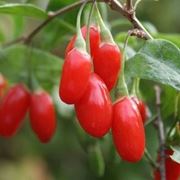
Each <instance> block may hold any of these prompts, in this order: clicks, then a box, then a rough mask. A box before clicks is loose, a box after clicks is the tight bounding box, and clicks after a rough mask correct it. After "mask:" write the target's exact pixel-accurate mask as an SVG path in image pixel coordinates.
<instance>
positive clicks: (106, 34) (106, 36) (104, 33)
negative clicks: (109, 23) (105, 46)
mask: <svg viewBox="0 0 180 180" xmlns="http://www.w3.org/2000/svg"><path fill="white" fill-rule="evenodd" d="M95 12H96V18H97V21H98V24H99V26H100V29H101V39H102V41H103V42H108V43H113V44H115V42H114V40H113V37H112V34H111V32H110V31H109V29H108V28H107V27H106V25H105V23H104V22H103V20H102V17H101V14H100V12H99V9H98V6H97V3H96V4H95Z"/></svg>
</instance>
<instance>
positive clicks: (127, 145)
mask: <svg viewBox="0 0 180 180" xmlns="http://www.w3.org/2000/svg"><path fill="white" fill-rule="evenodd" d="M112 135H113V140H114V144H115V146H116V149H117V151H118V153H119V155H120V156H121V158H122V159H123V160H126V161H130V162H137V161H139V160H140V159H141V158H142V156H143V154H144V148H145V133H144V127H143V123H142V119H141V115H140V113H139V110H138V109H137V106H136V105H135V103H134V102H133V101H132V100H131V99H130V98H129V97H123V98H121V99H119V100H118V101H116V102H115V104H114V105H113V120H112Z"/></svg>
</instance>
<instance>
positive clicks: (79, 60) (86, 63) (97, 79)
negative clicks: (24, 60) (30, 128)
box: [59, 25, 146, 162]
mask: <svg viewBox="0 0 180 180" xmlns="http://www.w3.org/2000/svg"><path fill="white" fill-rule="evenodd" d="M81 32H82V35H83V37H84V39H86V33H87V28H86V26H84V27H83V28H82V29H81ZM76 38H77V36H74V37H73V38H72V40H71V41H70V43H69V44H68V46H67V48H66V52H65V61H64V66H63V71H62V77H61V82H60V89H59V95H60V98H61V99H62V101H64V102H65V103H67V104H74V105H75V111H76V115H77V118H78V120H79V123H80V125H81V126H82V128H83V129H84V130H85V131H86V132H87V133H88V134H90V135H92V136H94V137H98V138H101V137H103V136H104V135H105V134H107V133H108V132H109V130H110V129H112V136H113V140H114V144H115V146H116V149H117V151H118V153H119V155H120V156H121V158H122V159H124V160H127V161H130V162H136V161H139V160H140V159H141V157H142V156H143V153H144V148H145V133H144V126H143V122H144V121H145V119H146V107H145V105H144V103H143V102H142V101H141V100H139V99H138V98H137V97H134V96H131V97H129V96H125V97H121V98H120V99H118V100H117V101H116V102H114V103H112V101H111V97H110V91H111V90H112V89H113V88H114V87H115V85H116V82H117V80H118V75H119V73H120V70H121V64H122V54H121V52H120V50H119V48H118V46H117V44H116V43H114V42H107V41H103V40H102V38H101V32H100V28H99V27H97V26H94V25H92V26H91V27H90V52H91V53H90V54H88V53H87V52H86V51H84V50H82V49H80V48H78V47H77V46H76Z"/></svg>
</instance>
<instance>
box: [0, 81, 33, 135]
mask: <svg viewBox="0 0 180 180" xmlns="http://www.w3.org/2000/svg"><path fill="white" fill-rule="evenodd" d="M29 103H30V95H29V92H28V91H27V90H26V88H25V87H24V86H23V85H21V84H19V85H16V86H14V87H12V88H11V89H10V90H9V91H8V93H7V94H6V95H5V96H4V98H3V99H2V102H1V104H0V135H1V136H4V137H11V136H13V135H14V134H15V133H16V131H17V130H18V129H19V128H20V126H21V123H22V121H23V119H24V117H25V115H26V112H27V110H28V108H29Z"/></svg>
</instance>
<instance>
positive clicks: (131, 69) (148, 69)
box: [126, 39, 180, 90]
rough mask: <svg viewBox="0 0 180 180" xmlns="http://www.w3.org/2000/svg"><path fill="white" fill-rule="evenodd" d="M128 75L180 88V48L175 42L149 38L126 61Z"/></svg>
mask: <svg viewBox="0 0 180 180" xmlns="http://www.w3.org/2000/svg"><path fill="white" fill-rule="evenodd" d="M126 75H127V77H139V78H142V79H146V80H152V81H154V82H157V83H162V84H165V85H169V86H172V87H173V88H175V89H177V90H180V50H179V48H178V47H177V46H175V45H174V44H173V43H171V42H169V41H166V40H162V39H156V40H148V41H146V43H145V44H144V46H143V47H142V48H141V49H140V51H139V52H138V53H137V54H136V55H135V56H134V57H132V58H131V59H130V60H129V61H127V63H126Z"/></svg>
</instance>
